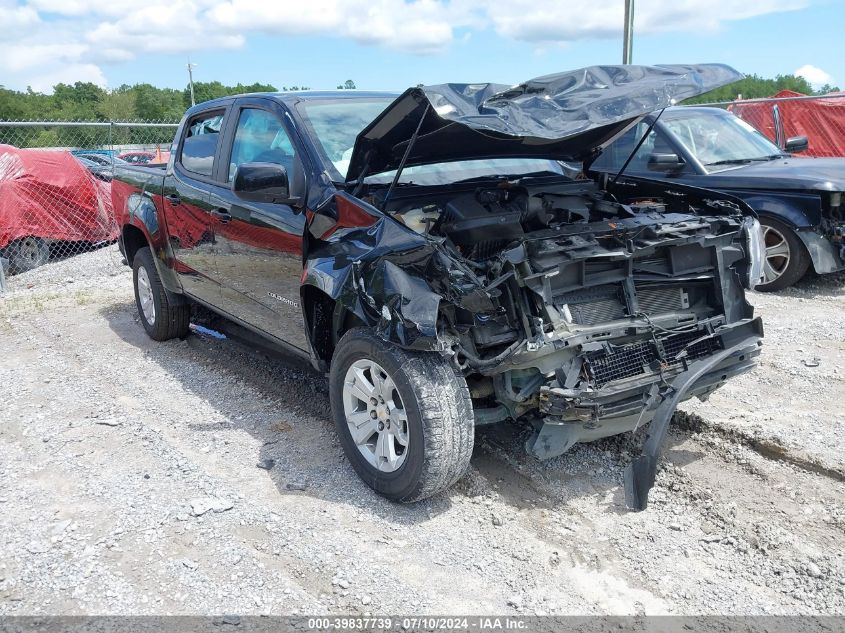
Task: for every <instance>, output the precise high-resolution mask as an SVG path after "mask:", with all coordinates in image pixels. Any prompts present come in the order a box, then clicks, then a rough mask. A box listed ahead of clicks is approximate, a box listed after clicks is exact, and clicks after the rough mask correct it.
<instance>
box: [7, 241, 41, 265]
mask: <svg viewBox="0 0 845 633" xmlns="http://www.w3.org/2000/svg"><path fill="white" fill-rule="evenodd" d="M8 253H9V271H10V272H11V273H25V272H27V271H28V270H33V269H35V268H38V267H39V266H43V265H44V264H46V263H47V262H48V261H50V245H49V244H48V243H47V241H46V240H43V239H41V238H40V237H32V236H30V237H22V238H21V239H19V240H15V241H14V242H12V243H11V244H10V245H9V249H8Z"/></svg>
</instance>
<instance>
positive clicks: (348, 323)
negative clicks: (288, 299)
mask: <svg viewBox="0 0 845 633" xmlns="http://www.w3.org/2000/svg"><path fill="white" fill-rule="evenodd" d="M302 305H303V310H304V314H305V327H306V328H307V331H308V338H309V339H310V340H311V345H312V347H313V349H314V352H315V353H316V355H317V358H319V359H320V360H321V361H323V362H324V363H325V364H326V366H328V364H329V363H330V362H331V359H332V356H333V355H334V348H335V345H337V342H338V341H339V340H340V337H341V336H343V335H344V334H345V333H346V331H347V330H349V329H350V328H353V327H356V326H359V325H364V324H363V322H362V321H361V319H359V318H358V317H357V316H355V314H354V313H353V312H351V311H350V310H348V309H346V308H345V307H344V306H342V305H338V303H337V302H336V301H335V300H334V299H332V298H331V297H330V296H329V295H327V294H326V293H324V292H323V291H322V290H320V289H318V288H315V287H314V286H305V287H304V288H303V289H302Z"/></svg>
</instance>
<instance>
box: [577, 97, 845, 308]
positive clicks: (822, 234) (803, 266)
mask: <svg viewBox="0 0 845 633" xmlns="http://www.w3.org/2000/svg"><path fill="white" fill-rule="evenodd" d="M652 125H653V128H652V129H651V130H650V131H649V132H648V134H647V136H646V138H645V139H644V142H643V143H642V145H640V146H639V149H637V150H636V152H635V153H634V155H633V157H632V158H631V161H630V162H629V164H628V165H627V166H626V173H632V174H640V175H646V174H649V173H650V174H651V176H652V177H661V178H666V179H669V180H671V181H672V182H673V183H684V184H689V185H694V186H697V187H708V188H710V189H718V190H719V191H724V192H726V193H729V194H731V195H734V196H737V197H739V198H742V199H743V200H745V202H747V203H748V204H749V205H751V207H752V208H753V209H754V210H755V211H756V212H757V214H758V216H759V218H760V224H762V225H763V237H764V242H765V245H766V262H765V265H764V267H763V272H764V277H765V279H764V282H763V283H762V284H760V285H759V286H757V290H761V291H764V292H770V291H775V290H781V289H783V288H786V287H788V286H791V285H793V284H794V283H795V282H797V281H798V280H799V279H801V278H802V277H803V276H804V274H805V273H806V272H807V270H808V269H809V268H810V266H812V267H813V269H814V270H815V272H816V273H819V274H823V273H832V272H837V271H840V270H844V269H845V158H803V157H796V156H793V154H797V153H799V152H802V151H804V150H806V149H807V138H806V137H794V138H790V139H787V140H786V142H785V148H786V150H785V151H784V150H781V149H780V148H779V147H778V146H777V145H775V144H773V143H772V142H771V141H770V140H769V139H767V138H766V137H765V136H763V134H762V133H761V132H759V131H758V130H756V129H755V128H753V127H752V126H751V125H750V124H748V123H746V122H745V121H743V120H742V119H740V118H738V117H737V116H735V115H733V114H731V113H730V112H727V111H725V110H722V109H720V108H708V107H677V108H669V109H667V110H666V111H665V112H663V114H662V115H660V116H659V117H658V116H657V113H655V114H653V115H651V116H649V117H646V118H645V119H643V121H642V122H641V123H639V124H638V125H637V126H635V127H634V128H632V129H630V130H629V131H628V132H627V133H625V134H624V135H623V136H621V137H620V138H619V139H618V140H616V141H615V142H614V143H613V144H612V145H611V146H610V147H608V148H607V149H606V150H605V151H604V152H603V153H602V155H601V156H600V157H599V158H598V159H597V160H596V161H595V162H594V163H593V165H592V169H594V170H599V171H607V172H609V173H615V172H617V171H619V170H620V169H621V168H622V167H623V165H625V163H626V161H627V160H628V157H629V156H630V155H631V152H632V151H633V150H634V149H635V147H636V146H637V144H638V142H639V140H640V139H641V138H642V137H643V136H644V135H646V132H647V130H649V127H650V126H652Z"/></svg>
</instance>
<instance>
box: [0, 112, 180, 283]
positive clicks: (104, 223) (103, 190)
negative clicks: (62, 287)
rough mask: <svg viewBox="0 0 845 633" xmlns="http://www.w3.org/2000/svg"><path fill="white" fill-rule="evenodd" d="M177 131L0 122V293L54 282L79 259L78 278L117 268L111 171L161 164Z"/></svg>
mask: <svg viewBox="0 0 845 633" xmlns="http://www.w3.org/2000/svg"><path fill="white" fill-rule="evenodd" d="M176 127H177V124H176V123H161V122H117V121H103V122H93V121H0V264H2V266H0V291H2V290H4V289H5V288H16V287H21V286H22V285H23V286H25V287H31V286H33V285H36V284H38V285H41V284H52V283H58V282H59V281H60V279H59V278H56V279H54V278H53V277H56V275H60V276H61V275H66V274H67V273H68V271H71V270H73V268H74V265H75V263H74V262H70V258H75V256H78V255H81V254H87V255H85V257H86V262H87V264H88V268H87V270H86V271H85V272H84V273H83V274H86V275H90V274H92V273H107V272H108V271H110V270H114V269H117V267H118V266H119V265H120V257H119V254H118V250H117V247H116V246H115V243H116V241H117V237H118V235H119V226H118V222H117V219H116V216H115V213H114V209H113V208H112V204H111V181H112V173H113V166H114V164H116V163H118V162H122V161H127V162H131V163H135V164H141V163H150V164H152V163H156V162H166V161H167V160H168V157H169V149H170V144H171V142H172V140H173V135H174V133H175V130H176ZM69 262H70V263H69ZM51 272H52V273H55V274H53V275H51ZM62 278H63V277H62Z"/></svg>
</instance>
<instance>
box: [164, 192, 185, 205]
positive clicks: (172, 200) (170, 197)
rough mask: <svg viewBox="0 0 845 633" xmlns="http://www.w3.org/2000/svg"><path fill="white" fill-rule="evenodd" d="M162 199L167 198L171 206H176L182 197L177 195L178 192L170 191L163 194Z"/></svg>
mask: <svg viewBox="0 0 845 633" xmlns="http://www.w3.org/2000/svg"><path fill="white" fill-rule="evenodd" d="M164 199H165V200H167V201H168V202H169V203H170V204H172V205H173V206H176V205H177V204H179V203H180V202H182V198H180V197H179V194H175V193H170V194H168V195H166V196H164Z"/></svg>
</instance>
